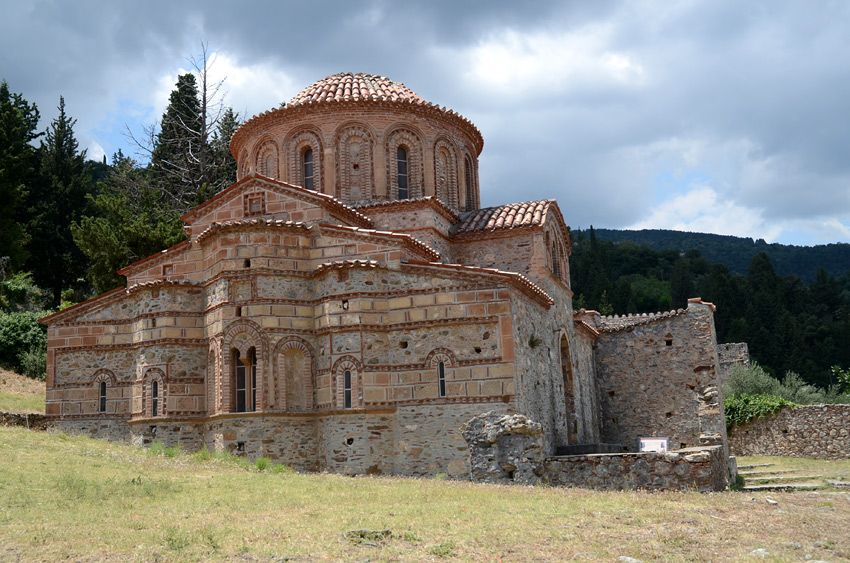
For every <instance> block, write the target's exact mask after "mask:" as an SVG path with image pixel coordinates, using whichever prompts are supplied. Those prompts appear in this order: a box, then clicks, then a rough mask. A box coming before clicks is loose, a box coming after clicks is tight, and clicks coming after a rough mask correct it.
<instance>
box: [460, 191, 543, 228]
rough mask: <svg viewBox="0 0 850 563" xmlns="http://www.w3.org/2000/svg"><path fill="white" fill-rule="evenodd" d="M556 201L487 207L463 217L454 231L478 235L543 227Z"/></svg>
mask: <svg viewBox="0 0 850 563" xmlns="http://www.w3.org/2000/svg"><path fill="white" fill-rule="evenodd" d="M553 201H554V200H551V199H544V200H541V201H526V202H523V203H509V204H506V205H499V206H497V207H485V208H483V209H478V210H476V211H469V212H467V213H464V214H463V215H461V219H460V222H459V223H458V224H456V225H455V227H454V228H453V229H452V232H453V233H454V234H464V233H478V232H482V231H496V230H500V229H515V228H517V227H531V226H538V225H543V224H544V223H545V222H546V213H547V212H548V211H549V205H550V204H551V203H552V202H553Z"/></svg>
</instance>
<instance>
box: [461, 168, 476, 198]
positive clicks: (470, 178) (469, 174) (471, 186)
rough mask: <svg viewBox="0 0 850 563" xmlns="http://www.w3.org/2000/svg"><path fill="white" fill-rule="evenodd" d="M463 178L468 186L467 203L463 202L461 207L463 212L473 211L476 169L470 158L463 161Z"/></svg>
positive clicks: (465, 194)
mask: <svg viewBox="0 0 850 563" xmlns="http://www.w3.org/2000/svg"><path fill="white" fill-rule="evenodd" d="M463 176H464V183H465V184H466V192H465V193H464V196H465V199H466V201H464V202H462V205H461V207H462V210H463V211H473V210H474V209H475V169H474V168H473V165H472V159H471V158H469V156H467V157H466V158H465V159H464V160H463Z"/></svg>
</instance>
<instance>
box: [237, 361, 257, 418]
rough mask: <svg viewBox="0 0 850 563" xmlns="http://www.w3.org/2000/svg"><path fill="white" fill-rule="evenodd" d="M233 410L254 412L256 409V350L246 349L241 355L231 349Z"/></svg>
mask: <svg viewBox="0 0 850 563" xmlns="http://www.w3.org/2000/svg"><path fill="white" fill-rule="evenodd" d="M232 354H233V362H232V364H233V412H254V411H256V410H257V350H256V348H254V347H251V348H249V349H248V353H247V354H245V355H244V356H242V353H241V352H240V351H239V350H238V349H235V348H234V349H233V351H232Z"/></svg>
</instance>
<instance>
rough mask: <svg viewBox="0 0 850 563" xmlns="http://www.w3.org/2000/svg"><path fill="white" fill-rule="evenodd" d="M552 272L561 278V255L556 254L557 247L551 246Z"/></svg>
mask: <svg viewBox="0 0 850 563" xmlns="http://www.w3.org/2000/svg"><path fill="white" fill-rule="evenodd" d="M552 273H553V274H555V277H556V278H558V279H561V257H560V256H559V255H558V249H557V248H554V247H553V248H552Z"/></svg>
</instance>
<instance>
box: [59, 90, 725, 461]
mask: <svg viewBox="0 0 850 563" xmlns="http://www.w3.org/2000/svg"><path fill="white" fill-rule="evenodd" d="M483 145H484V141H483V138H482V135H481V132H480V131H479V130H478V129H477V128H476V127H475V126H474V125H473V124H472V123H471V122H470V121H469V120H467V119H466V118H464V117H462V116H461V115H459V114H457V113H455V112H454V111H452V110H449V109H446V108H445V107H441V106H439V105H436V104H434V103H431V102H428V101H426V100H424V99H422V98H421V97H419V96H418V95H417V94H416V93H414V92H413V91H412V90H410V89H409V88H407V87H406V86H405V85H403V84H401V83H398V82H393V81H391V80H389V79H387V78H385V77H382V76H376V75H369V74H350V73H342V74H336V75H333V76H329V77H327V78H324V79H322V80H319V81H318V82H316V83H314V84H312V85H310V86H308V87H307V88H305V89H304V90H302V91H301V92H300V93H299V94H297V95H296V96H295V97H294V98H292V100H290V102H289V103H287V104H285V105H283V106H282V107H280V108H276V109H272V110H270V111H267V112H265V113H262V114H259V115H257V116H255V117H253V118H251V119H249V120H248V121H247V122H246V123H244V124H243V125H242V126H241V127H240V128H239V129H238V131H237V132H236V133H235V134H234V136H233V139H232V142H231V145H230V147H231V152H232V153H233V155H234V156H235V158H236V160H237V162H238V180H237V182H236V183H235V184H233V185H232V186H230V187H229V188H227V189H225V190H224V191H222V192H220V193H219V194H217V195H216V196H215V197H213V198H212V199H210V200H209V201H207V202H205V203H203V204H201V205H200V206H198V207H196V208H194V209H192V210H191V211H189V212H188V213H186V214H185V215H183V217H182V220H183V222H184V225H185V232H186V240H184V241H183V242H180V243H179V244H177V245H175V246H173V247H171V248H167V249H164V250H162V251H161V252H159V253H158V254H155V255H153V256H150V257H147V258H145V259H143V260H140V261H138V262H136V263H134V264H130V265H128V266H126V267H125V268H123V269H122V270H120V271H119V273H120V274H122V275H123V276H126V278H127V283H126V286H125V287H121V288H118V289H115V290H113V291H110V292H108V293H105V294H103V295H100V296H97V297H95V298H93V299H90V300H88V301H85V302H83V303H80V304H78V305H76V306H73V307H71V308H68V309H65V310H63V311H61V312H58V313H55V314H53V315H51V316H49V317H46V318H45V319H43V320H42V322H43V323H45V324H47V325H48V338H49V344H48V375H47V404H46V412H47V415H48V416H49V417H50V419H51V421H52V422H53V424H54V425H55V426H56V427H58V428H61V429H63V430H65V431H68V432H75V433H87V434H90V435H92V436H96V437H102V438H108V439H112V440H121V441H129V442H133V443H137V444H148V443H151V442H153V441H162V442H164V443H165V444H166V445H173V444H178V443H179V444H181V445H182V446H183V447H185V448H186V449H189V450H191V449H198V448H201V447H203V446H206V447H208V448H209V449H211V450H229V451H232V452H235V453H238V454H244V455H247V456H249V457H252V458H256V457H261V456H265V457H268V458H271V459H273V460H275V461H278V462H281V463H286V464H289V465H291V466H293V467H295V468H297V469H300V470H306V471H332V472H339V473H347V474H397V475H434V474H437V473H440V472H445V473H447V474H449V475H450V476H452V477H456V478H466V477H468V476H469V459H468V457H469V453H468V445H467V443H466V442H465V441H464V438H463V437H462V435H461V431H460V429H461V427H463V425H464V424H465V423H466V422H468V421H469V420H470V419H472V418H473V417H475V416H477V415H480V414H482V413H486V412H495V413H505V414H510V413H517V414H522V415H524V416H526V417H528V418H529V419H532V420H534V421H536V422H537V423H539V424H540V425H542V428H543V435H544V448H545V450H546V453H547V455H556V454H568V453H570V452H579V451H595V449H600V448H603V446H604V447H605V448H609V449H610V448H611V447H614V448H615V449H617V451H635V450H636V449H637V447H638V440H639V438H640V437H643V436H659V435H662V436H665V437H668V438H669V440H670V441H671V447H675V448H687V447H693V446H697V445H701V444H703V445H704V444H723V445H725V443H726V429H725V423H724V421H723V416H722V403H721V404H718V402H719V400H718V398H717V396H718V393H717V389H718V377H719V372H718V357H717V344H716V338H715V334H714V324H713V310H714V309H713V306H712V305H711V304H710V303H703V302H702V301H701V300H699V299H698V298H696V299H692V300H690V302H689V304H688V307H687V308H686V309H679V310H676V311H669V312H663V313H658V314H653V315H639V316H625V317H604V316H601V315H599V314H598V313H596V312H594V311H584V310H582V311H573V308H572V295H573V294H572V291H571V290H570V275H569V260H568V259H569V255H570V248H571V246H570V235H569V231H568V229H567V226H566V223H565V217H564V215H565V214H566V215H567V216H568V215H569V207H568V205H569V202H568V201H566V202H561V204H560V205H559V203H558V202H556V201H555V200H554V199H547V200H542V201H527V202H522V203H509V204H504V205H499V206H496V207H486V208H482V207H481V206H480V201H481V199H480V186H479V181H478V158H479V155H480V154H481V151H482V149H483ZM517 165H520V163H517ZM485 189H486V186H485ZM561 205H563V206H564V207H563V208H562V207H561ZM612 445H613V446H612Z"/></svg>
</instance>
